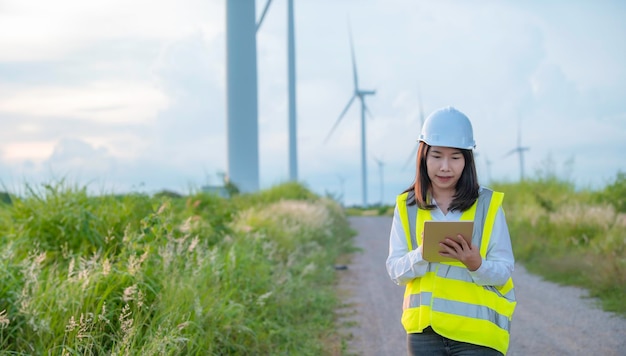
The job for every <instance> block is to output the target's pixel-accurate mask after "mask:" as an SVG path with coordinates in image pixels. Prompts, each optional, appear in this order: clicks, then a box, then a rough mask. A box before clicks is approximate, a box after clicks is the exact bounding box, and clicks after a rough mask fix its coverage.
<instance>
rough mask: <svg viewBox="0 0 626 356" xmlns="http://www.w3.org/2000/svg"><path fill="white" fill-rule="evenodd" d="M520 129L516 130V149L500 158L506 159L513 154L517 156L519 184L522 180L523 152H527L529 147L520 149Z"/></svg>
mask: <svg viewBox="0 0 626 356" xmlns="http://www.w3.org/2000/svg"><path fill="white" fill-rule="evenodd" d="M521 131H522V130H521V128H518V130H517V147H515V148H514V149H512V150H510V151H509V152H507V153H506V154H505V155H504V156H503V157H502V158H505V157H508V156H510V155H512V154H514V153H517V154H518V156H519V172H520V182H521V181H523V180H524V151H528V150H529V149H530V147H522V134H521Z"/></svg>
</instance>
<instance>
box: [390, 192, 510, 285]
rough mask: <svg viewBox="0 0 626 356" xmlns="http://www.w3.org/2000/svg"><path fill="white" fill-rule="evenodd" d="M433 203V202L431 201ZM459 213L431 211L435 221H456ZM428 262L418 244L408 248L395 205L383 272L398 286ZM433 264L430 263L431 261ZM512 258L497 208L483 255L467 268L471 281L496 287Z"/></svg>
mask: <svg viewBox="0 0 626 356" xmlns="http://www.w3.org/2000/svg"><path fill="white" fill-rule="evenodd" d="M433 204H435V205H436V204H437V203H436V202H435V201H433ZM461 214H462V213H461V212H458V211H450V212H448V214H443V212H442V211H441V210H440V209H439V208H436V209H433V210H431V215H432V218H433V220H435V221H459V220H460V219H461ZM428 263H431V262H428V261H426V260H424V259H423V258H422V246H421V245H420V246H419V247H418V248H417V249H415V250H412V251H409V248H408V245H407V242H406V234H405V232H404V228H403V227H402V222H401V221H400V215H399V214H398V207H397V206H396V208H395V211H394V214H393V222H392V224H391V233H390V236H389V256H388V257H387V273H389V277H391V280H392V281H394V282H395V283H396V284H398V285H406V284H407V283H408V282H410V281H411V280H412V279H415V278H417V277H421V276H423V275H424V274H425V273H426V270H427V268H428ZM432 263H434V262H432ZM514 264H515V259H514V257H513V249H512V247H511V236H510V235H509V228H508V226H507V224H506V218H505V216H504V211H503V210H502V208H501V207H500V208H499V209H498V212H497V214H496V218H495V222H494V226H493V231H492V233H491V239H490V240H489V245H488V246H487V255H486V258H484V259H483V261H482V264H481V265H480V267H479V268H478V269H477V270H476V271H473V272H472V271H469V273H470V275H471V276H472V279H473V280H474V283H476V284H478V285H484V286H499V285H503V284H504V283H506V281H507V280H508V279H509V277H510V276H511V273H512V272H513V266H514Z"/></svg>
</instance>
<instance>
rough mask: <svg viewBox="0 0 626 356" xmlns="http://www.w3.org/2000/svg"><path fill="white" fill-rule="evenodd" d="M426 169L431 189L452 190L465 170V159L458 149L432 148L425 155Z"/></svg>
mask: <svg viewBox="0 0 626 356" xmlns="http://www.w3.org/2000/svg"><path fill="white" fill-rule="evenodd" d="M426 168H427V171H428V178H430V181H431V183H432V186H433V189H435V190H437V189H439V190H449V189H452V190H454V189H455V187H456V183H457V182H458V181H459V179H460V178H461V174H462V173H463V168H465V157H463V153H462V152H461V150H460V149H458V148H451V147H440V146H432V147H431V148H430V150H429V151H428V153H427V154H426Z"/></svg>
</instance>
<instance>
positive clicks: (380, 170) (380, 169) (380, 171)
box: [372, 157, 385, 205]
mask: <svg viewBox="0 0 626 356" xmlns="http://www.w3.org/2000/svg"><path fill="white" fill-rule="evenodd" d="M372 158H373V159H374V161H376V163H378V174H380V205H383V201H384V197H385V194H384V193H385V179H384V175H383V166H384V165H385V162H383V160H381V159H379V158H377V157H372Z"/></svg>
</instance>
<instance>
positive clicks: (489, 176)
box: [485, 156, 491, 183]
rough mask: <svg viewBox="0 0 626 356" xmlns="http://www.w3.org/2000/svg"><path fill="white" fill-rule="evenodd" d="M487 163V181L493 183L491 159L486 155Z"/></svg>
mask: <svg viewBox="0 0 626 356" xmlns="http://www.w3.org/2000/svg"><path fill="white" fill-rule="evenodd" d="M485 164H486V165H487V181H488V182H489V183H491V161H490V160H489V158H487V156H485Z"/></svg>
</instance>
